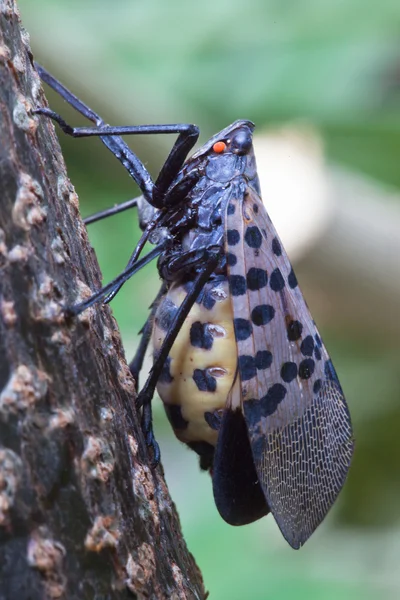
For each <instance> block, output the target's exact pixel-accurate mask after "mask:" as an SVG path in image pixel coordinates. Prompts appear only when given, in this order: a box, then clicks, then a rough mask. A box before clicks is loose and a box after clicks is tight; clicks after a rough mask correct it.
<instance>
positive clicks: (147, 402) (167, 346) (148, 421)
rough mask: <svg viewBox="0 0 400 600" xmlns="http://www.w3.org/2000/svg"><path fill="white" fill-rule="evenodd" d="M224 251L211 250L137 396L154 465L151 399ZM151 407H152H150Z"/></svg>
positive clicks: (154, 451)
mask: <svg viewBox="0 0 400 600" xmlns="http://www.w3.org/2000/svg"><path fill="white" fill-rule="evenodd" d="M222 253H223V248H222V247H221V248H219V249H218V251H217V252H214V253H212V252H210V253H209V256H208V259H207V261H206V264H207V266H206V267H205V268H204V269H203V270H202V271H200V273H199V274H198V275H197V277H196V279H195V280H194V285H193V288H192V289H191V291H190V293H189V294H188V295H187V296H186V297H185V299H184V301H183V302H182V304H181V305H180V307H179V309H178V311H177V313H176V315H175V318H174V320H173V323H172V324H171V327H170V329H169V330H168V332H167V334H166V336H165V338H164V341H163V344H162V346H161V349H160V352H159V353H158V355H157V358H156V359H155V361H154V364H153V367H152V369H151V371H150V374H149V376H148V378H147V381H146V383H145V384H144V386H143V388H142V390H141V391H140V394H139V396H138V398H137V406H138V408H142V409H143V411H142V429H143V433H144V435H145V439H146V442H147V444H148V445H149V446H151V447H152V448H153V465H154V466H155V465H156V464H157V460H158V458H159V454H160V450H159V447H158V444H157V442H156V440H155V439H154V435H153V424H152V411H151V400H152V398H153V395H154V391H155V388H156V385H157V381H158V378H159V376H160V374H161V371H162V368H163V366H164V363H165V361H166V359H167V357H168V354H169V353H170V350H171V348H172V345H173V343H174V342H175V339H176V336H177V335H178V333H179V331H180V329H181V327H182V325H183V322H184V321H185V319H186V317H187V315H188V314H189V312H190V309H191V308H192V306H193V304H194V303H195V301H196V298H197V297H198V295H199V294H200V292H201V290H202V289H203V287H204V285H205V283H206V282H207V281H208V279H209V277H210V275H211V274H212V273H213V272H214V271H215V269H216V268H217V265H218V263H219V261H220V259H221V256H222ZM149 407H150V408H149Z"/></svg>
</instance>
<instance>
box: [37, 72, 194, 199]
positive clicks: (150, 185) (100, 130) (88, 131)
mask: <svg viewBox="0 0 400 600" xmlns="http://www.w3.org/2000/svg"><path fill="white" fill-rule="evenodd" d="M36 68H37V70H38V73H39V75H40V77H41V78H42V79H43V81H45V82H46V83H47V84H48V85H49V86H50V87H51V88H53V89H54V90H55V91H56V92H57V93H58V94H60V96H61V97H62V98H64V99H65V100H66V101H67V102H68V103H69V104H71V106H73V107H74V108H75V109H76V110H77V111H79V112H80V113H81V114H83V115H84V116H85V117H87V118H88V119H89V120H91V121H92V122H94V123H95V124H96V126H95V127H71V126H70V125H68V123H66V122H65V121H64V119H63V118H62V117H61V116H60V115H58V114H57V113H55V112H54V111H52V110H50V109H48V108H37V109H36V110H34V111H33V112H34V113H36V114H42V115H44V116H47V117H48V118H50V119H52V120H54V121H55V122H57V123H58V124H59V126H60V127H61V129H62V130H63V131H64V133H66V134H67V135H70V136H72V137H90V136H98V137H100V139H101V141H102V142H103V143H104V144H105V145H106V146H107V148H108V149H109V150H110V151H111V152H112V153H113V154H114V156H115V157H116V158H117V159H118V160H119V161H120V162H121V163H122V164H123V166H124V167H125V168H126V169H127V171H128V172H129V174H130V175H131V177H132V178H133V179H134V180H135V181H136V183H137V184H138V186H139V187H140V189H141V191H142V193H143V195H144V197H145V198H146V200H147V201H148V202H150V204H153V205H154V206H156V207H161V206H162V196H163V194H164V192H165V191H166V190H167V189H168V187H169V186H170V184H171V182H172V181H173V180H174V179H175V177H176V175H177V174H178V173H179V171H180V169H181V167H182V165H183V163H184V161H185V159H186V157H187V155H188V152H189V151H190V150H191V148H193V146H194V144H195V143H196V141H197V138H198V137H199V130H198V127H196V126H195V125H191V124H188V123H175V124H172V125H133V126H126V127H124V126H123V127H111V126H109V125H106V124H105V123H104V121H103V119H102V118H101V117H100V116H99V115H97V114H96V113H95V112H94V111H93V110H92V109H91V108H89V107H88V106H86V105H85V104H84V103H83V102H82V101H81V100H79V98H77V97H76V96H75V95H74V94H72V92H70V91H69V90H68V89H67V88H66V87H65V86H63V85H62V84H61V83H60V82H59V81H57V79H55V78H54V77H53V76H52V75H50V73H48V71H46V70H45V69H44V68H43V67H41V66H40V65H36ZM156 133H157V134H166V133H177V134H178V137H177V139H176V141H175V143H174V146H173V148H172V150H171V152H170V153H169V155H168V158H167V160H166V161H165V163H164V165H163V167H162V169H161V171H160V174H159V176H158V178H157V181H156V184H154V182H153V180H152V179H151V177H150V174H149V172H148V171H147V169H146V168H145V166H144V165H143V163H142V162H141V160H140V159H139V158H138V157H137V156H136V154H135V153H134V152H133V151H132V150H131V149H130V148H129V146H128V145H127V144H125V142H124V141H123V140H122V139H121V138H120V137H119V136H121V135H141V134H156ZM153 190H154V195H153Z"/></svg>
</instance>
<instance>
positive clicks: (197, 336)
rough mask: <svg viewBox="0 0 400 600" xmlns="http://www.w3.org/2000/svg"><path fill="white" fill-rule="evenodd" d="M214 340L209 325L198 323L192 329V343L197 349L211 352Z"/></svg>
mask: <svg viewBox="0 0 400 600" xmlns="http://www.w3.org/2000/svg"><path fill="white" fill-rule="evenodd" d="M213 341H214V338H213V336H212V335H211V333H210V331H209V329H208V323H201V322H200V321H196V322H195V323H193V324H192V326H191V328H190V343H191V344H192V346H194V347H195V348H202V349H203V350H211V348H212V345H213Z"/></svg>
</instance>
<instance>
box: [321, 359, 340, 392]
mask: <svg viewBox="0 0 400 600" xmlns="http://www.w3.org/2000/svg"><path fill="white" fill-rule="evenodd" d="M324 370H325V377H326V378H327V379H329V380H330V381H334V382H335V383H337V384H338V385H339V387H340V384H339V379H338V376H337V375H336V371H335V367H334V366H333V364H332V361H331V360H330V359H329V360H327V361H326V362H325V368H324Z"/></svg>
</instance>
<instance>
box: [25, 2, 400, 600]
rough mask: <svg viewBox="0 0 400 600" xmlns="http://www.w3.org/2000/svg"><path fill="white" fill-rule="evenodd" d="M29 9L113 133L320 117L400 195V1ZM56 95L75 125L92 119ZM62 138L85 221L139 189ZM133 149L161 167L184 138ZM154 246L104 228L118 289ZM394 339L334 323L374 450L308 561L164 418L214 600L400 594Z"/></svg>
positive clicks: (134, 290) (46, 44)
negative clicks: (242, 523)
mask: <svg viewBox="0 0 400 600" xmlns="http://www.w3.org/2000/svg"><path fill="white" fill-rule="evenodd" d="M19 6H20V9H21V13H22V18H23V22H24V24H25V26H26V27H27V29H28V30H29V32H30V34H31V43H32V49H33V51H34V53H35V56H36V58H37V59H38V60H40V61H41V62H42V63H43V64H45V66H46V67H47V68H49V70H51V71H52V72H53V73H54V74H55V75H56V76H58V77H60V79H62V80H63V81H64V82H65V83H66V84H67V85H68V86H69V87H71V88H72V89H73V90H74V92H75V93H76V94H77V95H78V96H80V97H81V98H82V99H83V100H84V101H85V102H86V103H87V104H89V105H91V106H93V108H94V109H95V110H97V111H98V112H100V114H102V116H104V118H105V119H106V120H108V121H109V122H113V123H115V124H128V123H132V122H136V123H146V122H148V123H151V122H158V123H160V122H196V123H198V124H199V125H201V130H202V136H203V138H202V139H204V138H206V137H207V136H208V135H209V134H211V133H213V132H214V131H216V130H218V129H220V128H222V127H224V126H225V125H226V124H227V123H229V122H231V121H233V120H235V119H237V118H250V119H252V120H254V121H255V122H256V123H257V126H263V125H269V124H271V123H281V122H286V121H292V122H293V121H296V120H298V121H307V122H311V123H313V124H314V125H315V126H316V127H317V128H318V129H319V131H320V133H321V135H322V136H323V139H324V143H325V146H326V152H327V155H328V157H329V159H331V160H334V161H336V162H339V163H342V164H345V165H346V166H348V167H353V168H356V169H358V170H360V171H363V172H364V173H366V174H368V175H371V176H373V177H376V178H379V179H380V180H381V181H383V182H386V183H389V184H393V185H397V186H398V187H400V169H399V157H400V50H399V32H400V4H399V1H398V0H382V1H381V2H379V3H378V2H376V3H370V4H368V5H367V4H366V3H365V2H364V1H362V0H348V1H347V2H345V1H343V0H342V1H335V2H334V1H333V0H300V1H299V0H297V1H296V0H279V1H278V0H248V1H247V2H239V1H238V0H219V1H218V2H216V1H215V0H203V1H202V2H190V1H189V2H184V1H183V0H169V1H168V2H165V1H163V0H146V1H139V0H136V1H135V0H112V1H111V0H35V2H32V0H19ZM48 96H49V99H50V102H51V104H52V106H53V108H55V109H56V110H59V111H61V112H62V113H63V115H64V116H65V117H66V118H67V120H69V122H71V123H74V124H79V123H82V122H83V121H82V119H81V118H80V117H79V116H77V115H76V114H75V113H74V112H73V111H71V110H70V109H69V108H68V107H66V106H65V104H63V103H62V102H60V100H59V99H57V98H56V97H55V96H54V95H52V94H50V93H49V95H48ZM61 141H62V144H63V148H64V151H65V156H66V160H67V163H68V167H69V174H70V177H71V179H72V181H73V183H74V184H75V186H76V188H77V191H78V193H79V195H80V198H81V205H82V212H83V213H84V214H89V213H91V212H94V211H97V210H100V209H101V208H104V207H106V206H109V205H111V204H114V203H116V202H120V201H123V200H126V199H127V198H128V197H130V196H133V195H135V193H137V191H136V188H135V186H134V185H132V182H131V181H130V180H129V177H128V176H127V175H126V173H125V171H124V169H123V168H122V167H121V166H120V165H119V164H118V163H117V161H116V160H115V158H114V157H112V156H111V155H110V154H109V153H108V152H107V151H105V150H104V148H103V147H102V145H101V143H100V142H98V141H96V140H79V141H74V140H67V139H65V138H62V139H61ZM129 143H130V145H131V146H132V147H133V148H134V149H135V150H136V151H138V153H139V154H140V156H141V157H143V158H144V160H145V161H146V163H147V164H148V166H149V168H150V170H151V171H152V172H153V173H156V172H157V168H159V166H160V164H161V162H162V157H163V155H165V153H166V152H167V151H168V148H169V147H170V145H171V140H170V139H169V138H168V139H167V138H166V137H165V138H162V139H160V140H159V139H157V140H155V139H154V138H153V139H149V138H147V139H140V140H139V139H131V140H129ZM137 236H138V231H137V228H136V225H135V218H134V216H132V218H131V216H130V215H128V214H126V213H124V214H123V215H120V216H118V217H115V218H113V219H110V220H108V221H106V222H101V223H99V224H97V225H94V226H93V228H92V229H91V239H92V241H93V245H94V246H95V248H96V251H97V253H98V256H99V262H100V264H101V266H102V270H103V273H104V278H105V280H109V279H110V278H111V277H112V276H114V275H115V274H116V273H117V272H118V271H119V270H120V269H121V268H123V266H124V264H125V262H126V261H127V259H128V257H129V254H130V251H131V249H132V248H133V246H134V243H135V240H136V239H137ZM154 272H155V271H154V266H150V267H148V268H147V269H146V270H144V271H143V272H141V273H140V274H139V275H138V276H136V277H135V278H134V279H133V280H132V281H130V282H129V283H128V284H127V285H126V289H125V291H124V292H122V293H121V294H120V295H119V296H118V297H117V298H116V300H115V301H114V302H113V310H114V313H115V315H116V316H117V318H118V321H119V323H120V326H121V329H122V333H123V337H124V340H125V344H126V347H127V355H128V356H130V355H131V354H132V352H133V347H134V343H135V332H137V331H138V330H139V328H140V327H141V325H142V324H143V321H144V319H145V317H146V314H147V306H148V305H149V304H150V302H151V300H152V298H153V297H154V295H155V293H156V290H157V286H158V283H157V278H156V277H155V276H154ZM150 273H151V275H150ZM366 301H367V299H366ZM316 312H317V320H318V307H316ZM367 325H368V324H367ZM389 334H390V332H380V335H379V336H376V334H375V333H372V332H370V331H369V330H368V328H367V327H366V329H365V331H364V332H363V333H362V335H360V332H359V331H355V330H352V328H351V327H348V328H346V330H343V328H341V327H340V326H339V325H338V324H337V323H335V322H331V323H327V324H325V328H324V330H323V335H324V339H325V341H326V342H327V345H328V347H329V349H330V351H331V353H332V355H333V356H334V359H335V365H336V366H337V370H338V371H339V373H340V375H341V380H342V385H343V387H344V389H345V390H346V393H347V396H348V398H349V403H350V406H351V407H352V414H353V419H354V425H355V431H356V441H357V443H356V455H355V459H354V465H353V468H352V470H351V473H350V477H349V480H348V483H347V485H346V486H345V488H344V490H343V492H342V494H341V496H340V498H339V500H338V503H337V505H336V506H335V508H334V510H333V511H332V513H331V514H330V515H329V517H328V519H327V520H326V522H324V524H323V526H322V527H321V528H320V529H319V530H318V531H317V532H316V534H315V535H314V536H313V538H312V540H310V541H309V542H308V543H307V545H306V546H305V548H303V549H302V550H301V551H300V552H299V553H294V552H292V551H291V550H290V549H289V548H288V547H286V545H285V543H284V541H283V540H282V538H281V537H280V535H279V532H278V531H277V528H276V526H275V524H274V523H273V520H272V518H271V517H269V518H268V519H265V520H263V521H261V522H259V523H256V524H254V525H252V526H249V527H245V528H238V529H235V528H231V527H228V526H227V525H225V523H223V522H222V521H221V519H220V518H219V517H218V515H217V514H216V509H215V507H214V504H213V500H212V494H211V486H210V481H209V478H208V476H207V475H204V474H199V473H198V468H197V465H196V463H197V460H196V457H195V456H193V455H192V454H191V453H189V452H188V451H186V450H185V449H184V448H182V446H181V445H180V444H179V443H178V442H177V441H176V440H174V439H172V435H171V432H170V430H169V426H168V425H166V424H165V420H164V419H163V418H162V416H161V414H160V413H161V412H162V411H159V410H158V411H156V431H157V435H158V438H159V439H160V441H161V446H162V454H163V464H164V467H165V469H166V473H167V480H168V484H169V486H170V489H171V493H172V496H173V498H174V500H175V501H176V504H177V506H178V509H179V512H180V515H181V519H182V524H183V528H184V531H185V535H186V539H187V541H188V544H189V547H190V550H191V551H192V552H193V554H194V555H195V557H196V559H197V561H198V563H199V565H200V567H201V568H202V570H203V574H204V578H205V583H206V587H207V588H208V589H209V590H210V591H211V598H212V599H218V598H231V599H232V600H236V599H240V598H252V599H255V600H257V599H258V598H260V599H261V598H271V597H276V598H279V599H281V598H282V599H286V598H296V599H303V598H307V599H308V600H313V599H319V598H324V600H326V599H328V600H329V599H332V600H334V599H336V598H341V599H349V600H350V599H351V600H353V599H357V598H363V599H374V600H375V599H378V598H397V597H399V595H400V577H399V575H398V568H397V556H398V555H399V550H400V535H399V533H400V532H399V529H400V511H399V497H400V471H399V468H400V467H399V464H400V461H399V458H400V456H399V454H400V452H399V440H398V438H399V436H398V433H397V432H398V429H399V426H400V408H399V406H400V404H399V403H398V399H399V384H400V381H399V379H400V376H399V351H398V348H397V343H396V344H395V343H394V342H393V343H388V341H387V337H388V336H389Z"/></svg>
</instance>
